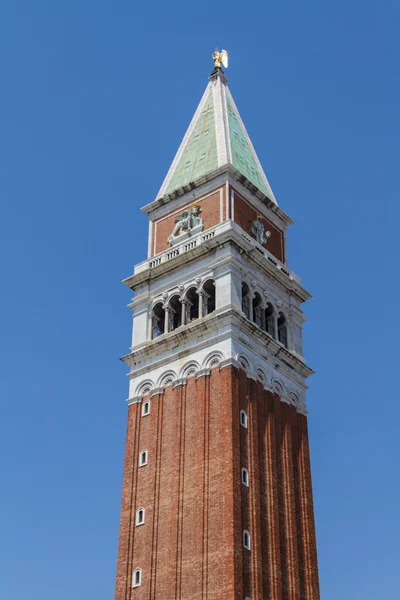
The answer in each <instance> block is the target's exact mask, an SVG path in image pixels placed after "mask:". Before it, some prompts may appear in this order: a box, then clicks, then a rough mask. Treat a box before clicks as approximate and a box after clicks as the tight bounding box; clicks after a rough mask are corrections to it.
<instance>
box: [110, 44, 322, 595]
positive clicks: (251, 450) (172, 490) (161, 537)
mask: <svg viewBox="0 0 400 600" xmlns="http://www.w3.org/2000/svg"><path fill="white" fill-rule="evenodd" d="M213 58H214V61H215V68H214V70H213V72H212V74H211V76H210V78H209V83H208V85H207V88H206V90H205V92H204V95H203V97H202V99H201V101H200V104H199V106H198V108H197V110H196V112H195V114H194V117H193V119H192V121H191V123H190V125H189V128H188V130H187V132H186V135H185V137H184V139H183V141H182V143H181V145H180V147H179V149H178V152H177V154H176V156H175V158H174V161H173V163H172V165H171V167H170V169H169V171H168V173H167V176H166V178H165V180H164V182H163V184H162V186H161V189H160V191H159V193H158V195H157V197H156V199H155V200H154V201H153V202H151V203H150V204H147V205H146V206H145V207H144V208H143V209H142V210H143V211H144V212H145V213H146V214H147V216H148V218H149V239H148V258H147V259H146V260H145V261H143V262H142V263H139V264H137V265H136V266H135V268H134V273H133V275H131V276H130V277H128V278H127V279H125V280H124V284H125V285H127V286H128V287H129V288H130V289H132V290H134V292H135V295H134V299H133V301H132V303H131V304H130V308H131V309H132V311H133V337H132V346H131V349H130V352H129V353H128V354H127V355H126V356H124V357H123V359H122V360H123V361H124V362H125V363H126V365H127V366H128V367H129V398H128V427H127V440H126V455H125V472H124V483H123V495H122V509H121V525H120V541H119V555H118V567H117V584H116V596H115V598H116V600H211V599H212V598H218V599H219V600H318V599H319V598H320V595H319V585H318V566H317V553H316V540H315V528H314V514H313V497H312V487H311V470H310V456H309V444H308V433H307V409H306V389H307V385H306V379H307V378H308V377H309V376H310V375H311V374H312V373H313V371H312V370H311V369H310V367H308V366H307V364H306V362H305V360H304V357H303V346H302V326H303V322H304V320H305V319H304V316H303V312H302V308H301V306H302V303H303V302H305V301H306V300H308V299H309V298H310V297H311V296H310V294H309V292H308V291H307V290H306V289H305V288H304V287H303V285H302V283H301V280H300V278H299V277H298V276H297V275H295V274H294V273H293V271H291V270H290V268H289V267H288V265H287V260H286V230H287V227H288V225H290V224H291V223H293V221H292V220H291V219H290V217H288V216H287V215H286V214H285V213H284V212H283V210H282V209H281V208H280V207H279V206H278V204H277V201H276V199H275V196H274V194H273V192H272V190H271V187H270V185H269V183H268V180H267V178H266V176H265V173H264V171H263V168H262V166H261V164H260V162H259V160H258V158H257V155H256V153H255V150H254V148H253V145H252V143H251V141H250V138H249V136H248V134H247V132H246V129H245V127H244V124H243V122H242V119H241V117H240V114H239V112H238V109H237V107H236V105H235V102H234V100H233V98H232V95H231V93H230V91H229V89H228V86H227V79H226V77H225V74H224V72H223V70H222V66H224V65H225V66H226V63H227V55H226V53H225V54H224V51H223V52H222V53H219V52H216V53H214V55H213Z"/></svg>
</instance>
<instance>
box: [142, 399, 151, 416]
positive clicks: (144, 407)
mask: <svg viewBox="0 0 400 600" xmlns="http://www.w3.org/2000/svg"><path fill="white" fill-rule="evenodd" d="M149 414H150V400H146V402H143V405H142V417H147V415H149Z"/></svg>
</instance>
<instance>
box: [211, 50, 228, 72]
mask: <svg viewBox="0 0 400 600" xmlns="http://www.w3.org/2000/svg"><path fill="white" fill-rule="evenodd" d="M212 57H213V60H214V67H215V68H216V69H221V68H222V65H223V66H224V67H225V69H227V68H228V53H227V51H226V50H222V51H221V52H220V51H219V50H218V49H215V51H214V53H213V55H212Z"/></svg>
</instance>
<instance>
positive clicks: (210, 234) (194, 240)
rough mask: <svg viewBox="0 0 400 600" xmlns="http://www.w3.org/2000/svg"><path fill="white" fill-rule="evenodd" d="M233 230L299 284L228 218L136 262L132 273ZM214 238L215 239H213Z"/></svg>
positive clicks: (293, 274) (298, 278)
mask: <svg viewBox="0 0 400 600" xmlns="http://www.w3.org/2000/svg"><path fill="white" fill-rule="evenodd" d="M230 231H234V232H235V233H237V234H238V235H240V236H241V238H242V239H243V241H245V242H247V245H248V244H250V245H251V246H252V247H253V248H254V249H255V250H257V251H258V252H259V253H260V254H261V255H262V256H263V257H264V258H265V260H267V261H268V262H269V263H270V264H272V265H274V266H275V268H276V269H277V270H278V271H280V272H281V273H283V275H285V276H286V277H287V278H288V279H290V280H291V281H294V282H296V283H297V284H299V285H301V279H300V277H298V276H297V275H296V274H295V273H293V271H290V269H288V268H287V267H286V265H284V264H283V263H282V262H281V261H280V260H278V259H277V258H276V257H275V256H273V254H271V252H269V251H268V250H266V248H264V247H263V246H261V244H258V243H257V242H256V240H255V239H253V238H252V237H251V236H250V235H249V234H248V233H246V232H245V231H244V230H243V229H242V228H241V227H239V225H237V224H236V223H235V222H234V221H231V220H228V221H224V222H223V223H219V224H218V225H215V227H211V228H210V229H207V231H204V232H202V233H199V234H197V235H194V236H191V237H190V238H189V239H187V240H185V242H184V243H182V244H180V245H179V246H174V247H173V248H169V249H168V250H164V252H160V253H159V254H156V255H155V256H153V257H152V258H150V259H147V260H144V261H143V262H141V263H139V264H137V265H136V266H135V268H134V275H139V274H140V273H144V272H145V271H147V270H148V269H153V268H154V267H158V266H159V265H161V264H164V263H166V262H169V261H170V260H173V259H174V258H176V257H177V256H181V255H182V254H185V253H187V252H190V251H191V250H194V249H195V248H199V247H200V246H201V245H202V244H204V243H206V242H210V241H211V240H213V241H215V242H216V245H217V244H218V239H219V238H220V237H221V236H222V235H223V234H226V233H227V232H230ZM214 238H215V240H214Z"/></svg>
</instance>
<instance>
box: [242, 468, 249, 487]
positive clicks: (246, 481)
mask: <svg viewBox="0 0 400 600" xmlns="http://www.w3.org/2000/svg"><path fill="white" fill-rule="evenodd" d="M242 483H243V485H246V486H247V487H249V472H248V470H247V469H245V468H244V467H243V469H242Z"/></svg>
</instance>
